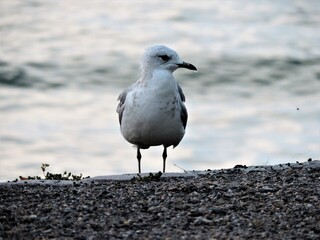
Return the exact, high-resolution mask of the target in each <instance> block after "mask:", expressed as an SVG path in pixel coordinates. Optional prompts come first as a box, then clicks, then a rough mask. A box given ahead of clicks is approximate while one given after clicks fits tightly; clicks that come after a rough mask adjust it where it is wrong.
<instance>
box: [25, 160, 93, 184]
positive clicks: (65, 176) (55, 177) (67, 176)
mask: <svg viewBox="0 0 320 240" xmlns="http://www.w3.org/2000/svg"><path fill="white" fill-rule="evenodd" d="M49 166H50V165H49V164H48V163H42V165H41V170H42V173H43V176H44V179H45V180H71V181H79V180H82V179H85V178H89V176H88V177H83V176H82V173H80V175H73V174H71V172H67V171H64V173H63V174H61V173H58V174H57V173H50V172H46V169H47V168H48V167H49ZM19 178H20V180H41V177H39V176H34V177H31V176H28V177H27V178H26V177H22V176H20V177H19Z"/></svg>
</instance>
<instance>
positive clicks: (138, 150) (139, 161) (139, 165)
mask: <svg viewBox="0 0 320 240" xmlns="http://www.w3.org/2000/svg"><path fill="white" fill-rule="evenodd" d="M137 159H138V169H139V173H141V153H140V148H139V147H137Z"/></svg>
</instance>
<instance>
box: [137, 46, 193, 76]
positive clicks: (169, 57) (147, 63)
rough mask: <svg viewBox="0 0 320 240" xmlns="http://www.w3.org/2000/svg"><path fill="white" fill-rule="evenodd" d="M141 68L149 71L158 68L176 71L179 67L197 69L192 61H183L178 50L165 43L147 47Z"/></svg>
mask: <svg viewBox="0 0 320 240" xmlns="http://www.w3.org/2000/svg"><path fill="white" fill-rule="evenodd" d="M141 68H142V71H143V72H149V73H150V72H153V71H154V70H156V69H163V70H168V71H170V72H174V71H175V70H176V69H177V68H187V69H189V70H194V71H197V68H196V67H195V66H193V65H192V64H191V63H187V62H184V61H182V60H181V59H180V57H179V56H178V54H177V53H176V51H174V50H172V49H171V48H168V47H166V46H163V45H154V46H151V47H149V48H147V49H146V51H145V53H144V55H143V57H142V60H141Z"/></svg>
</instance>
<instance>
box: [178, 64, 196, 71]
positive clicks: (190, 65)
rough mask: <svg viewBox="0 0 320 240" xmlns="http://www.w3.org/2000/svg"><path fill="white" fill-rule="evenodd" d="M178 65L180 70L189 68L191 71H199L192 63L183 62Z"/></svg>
mask: <svg viewBox="0 0 320 240" xmlns="http://www.w3.org/2000/svg"><path fill="white" fill-rule="evenodd" d="M177 65H178V67H179V68H187V69H190V70H194V71H197V68H196V67H195V66H193V65H192V64H191V63H187V62H182V63H178V64H177Z"/></svg>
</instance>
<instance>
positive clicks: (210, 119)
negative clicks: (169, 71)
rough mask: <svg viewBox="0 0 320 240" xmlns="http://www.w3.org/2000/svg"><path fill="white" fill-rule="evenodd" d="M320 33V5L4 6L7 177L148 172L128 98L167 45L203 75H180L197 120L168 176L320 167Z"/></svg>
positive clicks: (59, 1) (0, 104)
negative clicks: (319, 163)
mask: <svg viewBox="0 0 320 240" xmlns="http://www.w3.org/2000/svg"><path fill="white" fill-rule="evenodd" d="M319 26H320V2H319V1H317V0H315V1H311V0H310V1H284V0H280V1H279V0H274V1H270V0H268V1H267V0H266V1H263V0H262V1H255V0H252V1H247V0H237V1H223V2H221V1H168V0H161V1H160V0H157V1H110V0H108V1H107V0H105V1H103V0H92V1H85V0H78V1H65V0H48V1H40V0H39V1H37V0H32V1H31V0H24V1H20V0H1V2H0V123H1V124H0V137H1V139H0V180H1V181H5V180H13V179H15V178H18V176H20V175H22V176H29V175H30V176H34V175H41V169H40V166H41V164H42V163H48V164H50V167H49V168H48V169H47V170H48V171H50V172H52V173H61V172H63V171H65V170H67V171H71V172H72V173H74V174H79V173H83V174H84V175H85V176H98V175H111V174H123V173H135V172H137V160H136V149H135V148H134V147H132V146H131V145H130V144H129V143H127V142H126V141H125V140H124V139H123V138H122V136H121V134H120V130H119V124H118V116H117V114H116V107H117V104H118V102H117V97H118V95H119V94H120V92H121V91H122V89H123V88H125V87H127V86H128V85H130V84H131V83H133V82H134V81H136V80H137V79H138V78H139V76H140V68H139V61H140V58H141V55H142V54H143V52H144V49H145V48H146V47H148V46H150V45H153V44H165V45H167V46H169V47H171V48H173V49H175V50H176V51H177V52H178V53H179V55H180V57H181V58H182V59H183V60H184V61H187V62H190V63H192V64H194V65H195V66H197V68H198V72H191V71H188V70H185V69H181V70H178V71H176V72H175V76H176V78H177V80H178V82H179V83H180V85H181V86H182V88H183V90H184V93H185V95H186V98H187V101H186V106H187V108H188V112H189V122H188V126H187V132H186V135H185V137H184V139H183V140H182V142H181V143H180V145H179V146H178V147H177V148H175V149H174V150H172V149H171V148H170V149H169V150H168V160H167V171H169V172H181V171H182V170H181V169H180V168H182V169H185V170H206V169H219V168H228V167H233V166H234V165H236V164H245V165H267V164H268V165H270V164H277V163H287V162H296V161H305V160H307V159H308V158H313V159H319V158H320V157H319V156H320V104H319V99H320V91H319V90H320V31H319ZM161 154H162V147H153V148H150V149H148V150H143V151H142V156H143V158H142V171H143V172H150V171H152V172H156V171H159V170H161V169H162V158H161ZM175 165H177V166H179V167H180V168H178V167H177V166H175Z"/></svg>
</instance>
